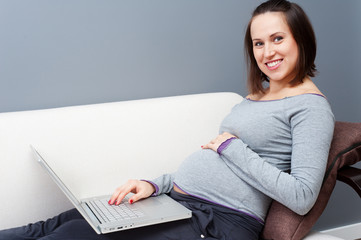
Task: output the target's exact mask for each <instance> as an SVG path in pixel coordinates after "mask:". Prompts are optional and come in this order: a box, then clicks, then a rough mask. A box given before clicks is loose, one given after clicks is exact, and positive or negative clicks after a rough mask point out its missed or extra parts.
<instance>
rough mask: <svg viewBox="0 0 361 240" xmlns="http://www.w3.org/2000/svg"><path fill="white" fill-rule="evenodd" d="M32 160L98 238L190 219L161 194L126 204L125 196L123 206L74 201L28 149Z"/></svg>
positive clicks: (99, 200) (102, 198)
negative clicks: (52, 181) (39, 165)
mask: <svg viewBox="0 0 361 240" xmlns="http://www.w3.org/2000/svg"><path fill="white" fill-rule="evenodd" d="M31 148H32V150H33V152H34V155H35V157H36V160H37V161H38V162H39V163H40V164H41V165H42V166H43V167H44V169H45V170H46V171H47V172H48V173H49V175H50V176H51V178H52V179H53V180H54V181H55V183H56V184H57V185H58V186H59V187H60V189H61V190H62V191H63V192H64V194H65V195H66V196H67V197H68V198H69V200H70V201H71V202H72V204H73V205H74V206H75V207H76V209H77V210H78V211H79V212H80V213H81V215H82V216H83V217H84V218H85V220H86V221H88V223H89V224H90V226H91V227H92V228H93V229H94V230H95V232H96V233H98V234H104V233H110V232H115V231H121V230H126V229H131V228H137V227H142V226H148V225H153V224H158V223H164V222H169V221H176V220H181V219H185V218H190V217H191V216H192V212H191V211H190V210H188V209H187V208H185V207H184V206H183V205H181V204H180V203H178V202H177V201H175V200H173V199H172V198H170V197H169V196H168V195H165V194H162V195H159V196H157V197H150V198H147V199H144V200H140V201H138V202H135V203H133V204H129V203H128V201H127V199H128V197H129V196H130V195H127V196H126V198H125V200H123V203H121V204H119V205H118V206H116V205H109V204H108V201H109V199H110V196H97V197H92V198H87V199H81V200H78V199H77V198H76V197H75V196H74V195H73V194H72V192H71V191H70V190H69V189H68V188H67V187H66V186H65V184H64V183H63V182H62V181H61V179H60V178H59V177H58V176H57V175H56V174H55V172H54V171H53V170H52V169H51V168H50V166H49V165H48V164H47V163H46V161H45V160H44V159H43V158H42V157H41V156H40V154H39V153H38V151H37V150H36V149H35V148H34V147H33V146H31Z"/></svg>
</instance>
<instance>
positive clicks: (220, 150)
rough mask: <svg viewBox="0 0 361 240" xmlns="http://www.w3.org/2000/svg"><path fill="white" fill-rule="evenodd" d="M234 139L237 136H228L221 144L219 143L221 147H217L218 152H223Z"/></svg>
mask: <svg viewBox="0 0 361 240" xmlns="http://www.w3.org/2000/svg"><path fill="white" fill-rule="evenodd" d="M233 139H236V137H231V138H228V139H227V140H226V141H224V142H223V143H222V144H221V145H219V147H218V149H217V153H218V154H222V151H223V150H224V149H225V148H226V147H227V146H228V145H229V144H230V143H231V142H232V140H233Z"/></svg>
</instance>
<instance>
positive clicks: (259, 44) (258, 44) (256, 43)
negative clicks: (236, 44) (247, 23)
mask: <svg viewBox="0 0 361 240" xmlns="http://www.w3.org/2000/svg"><path fill="white" fill-rule="evenodd" d="M254 46H255V47H262V46H263V43H262V42H255V43H254Z"/></svg>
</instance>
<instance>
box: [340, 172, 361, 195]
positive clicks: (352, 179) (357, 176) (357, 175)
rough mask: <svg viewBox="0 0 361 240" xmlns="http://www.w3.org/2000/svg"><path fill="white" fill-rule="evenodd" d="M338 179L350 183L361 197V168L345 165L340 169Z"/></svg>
mask: <svg viewBox="0 0 361 240" xmlns="http://www.w3.org/2000/svg"><path fill="white" fill-rule="evenodd" d="M337 180H339V181H341V182H344V183H346V184H348V185H350V186H351V187H352V188H353V189H354V190H355V191H356V192H357V193H358V195H359V196H360V198H361V169H359V168H355V167H350V166H345V167H343V168H341V169H340V170H339V171H338V173H337Z"/></svg>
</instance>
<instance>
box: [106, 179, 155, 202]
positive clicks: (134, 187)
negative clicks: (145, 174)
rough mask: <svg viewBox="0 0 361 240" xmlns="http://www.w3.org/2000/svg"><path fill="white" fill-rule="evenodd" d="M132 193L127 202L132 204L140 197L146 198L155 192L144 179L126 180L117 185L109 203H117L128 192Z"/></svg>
mask: <svg viewBox="0 0 361 240" xmlns="http://www.w3.org/2000/svg"><path fill="white" fill-rule="evenodd" d="M130 192H132V193H134V195H133V196H132V197H130V198H129V200H128V201H129V203H130V204H132V203H133V202H136V201H138V200H140V199H143V198H147V197H149V196H150V195H152V194H153V193H154V192H155V187H154V186H153V185H152V184H151V183H149V182H146V181H141V180H134V179H131V180H128V181H127V183H125V184H124V185H122V186H120V187H118V188H117V189H116V190H115V192H114V193H113V195H112V197H111V198H110V200H109V202H108V203H109V204H110V205H113V204H116V205H119V204H120V203H121V202H122V200H123V199H124V197H125V196H126V195H127V194H128V193H130Z"/></svg>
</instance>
